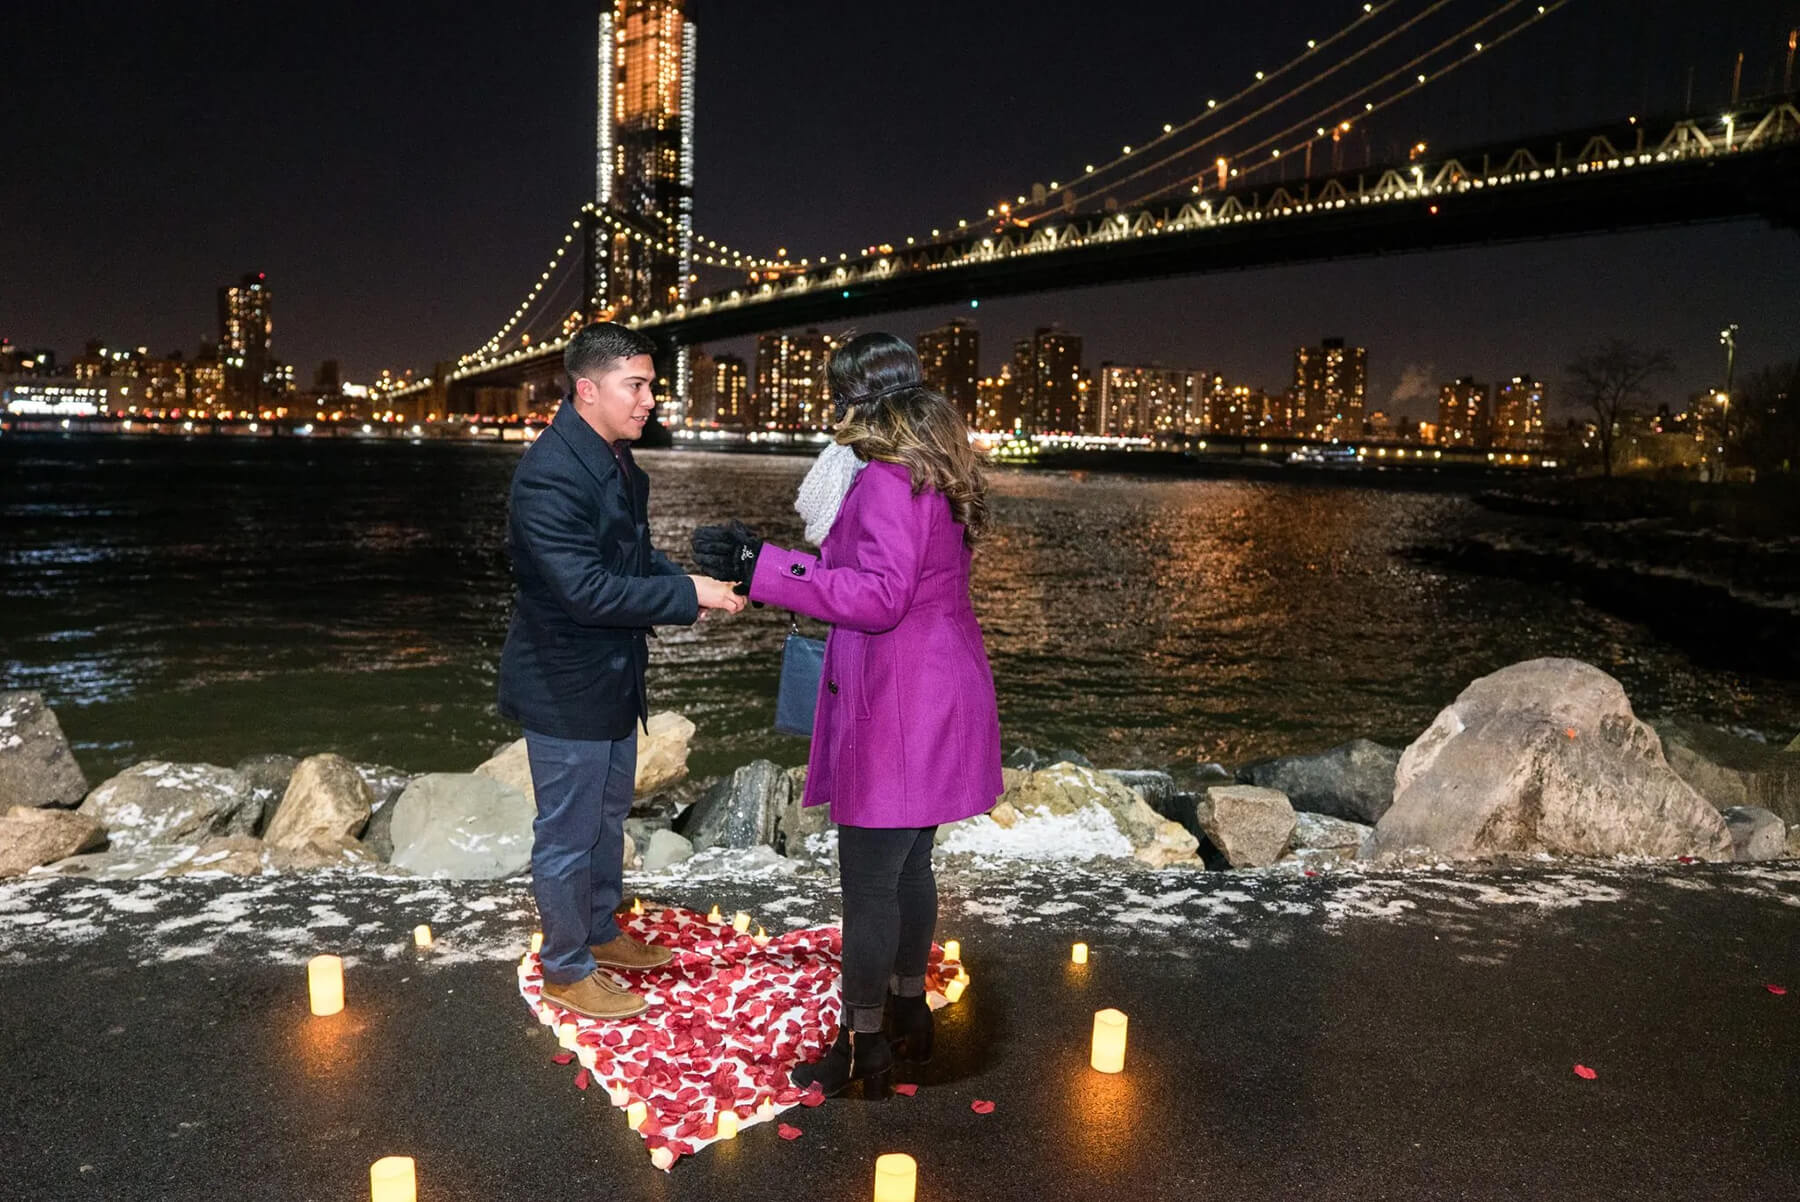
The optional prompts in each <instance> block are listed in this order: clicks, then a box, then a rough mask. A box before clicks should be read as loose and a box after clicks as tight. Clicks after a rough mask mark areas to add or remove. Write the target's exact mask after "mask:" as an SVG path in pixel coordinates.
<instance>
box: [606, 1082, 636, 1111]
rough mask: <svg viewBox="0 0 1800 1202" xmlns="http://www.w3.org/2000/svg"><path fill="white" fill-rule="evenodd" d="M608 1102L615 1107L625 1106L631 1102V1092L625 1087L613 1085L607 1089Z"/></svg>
mask: <svg viewBox="0 0 1800 1202" xmlns="http://www.w3.org/2000/svg"><path fill="white" fill-rule="evenodd" d="M606 1100H607V1101H609V1102H611V1103H612V1104H613V1105H614V1106H623V1105H625V1104H626V1103H627V1102H629V1101H631V1091H630V1090H628V1089H626V1088H625V1087H624V1086H623V1085H618V1084H613V1085H608V1086H607V1087H606Z"/></svg>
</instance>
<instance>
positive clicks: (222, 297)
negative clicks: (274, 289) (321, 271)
mask: <svg viewBox="0 0 1800 1202" xmlns="http://www.w3.org/2000/svg"><path fill="white" fill-rule="evenodd" d="M272 301H273V297H272V296H271V294H270V292H269V283H268V278H267V277H266V276H265V275H264V274H263V273H262V272H260V271H255V272H251V273H249V274H247V275H245V276H244V278H243V279H241V280H239V281H238V282H237V284H236V285H234V286H227V287H224V288H221V289H219V361H220V362H221V363H222V364H223V365H224V368H225V392H226V396H227V398H228V399H229V402H230V403H234V404H239V405H242V406H245V407H248V408H255V407H256V406H257V404H259V403H260V402H261V401H262V399H263V398H264V397H265V396H267V395H268V393H269V392H270V386H269V376H270V373H271V370H272V368H273V366H274V365H273V361H272V358H271V355H270V346H271V344H272V343H273V341H274V336H275V320H274V318H273V317H272V316H271V314H270V307H271V304H272Z"/></svg>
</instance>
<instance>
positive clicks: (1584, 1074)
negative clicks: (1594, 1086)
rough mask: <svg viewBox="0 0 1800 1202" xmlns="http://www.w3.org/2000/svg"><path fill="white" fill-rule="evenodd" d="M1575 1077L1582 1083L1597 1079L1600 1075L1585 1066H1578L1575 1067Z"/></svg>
mask: <svg viewBox="0 0 1800 1202" xmlns="http://www.w3.org/2000/svg"><path fill="white" fill-rule="evenodd" d="M1575 1075H1576V1076H1577V1077H1580V1078H1581V1079H1582V1080H1583V1081H1592V1080H1593V1079H1594V1078H1595V1077H1598V1076H1599V1075H1600V1074H1599V1073H1597V1072H1595V1071H1594V1070H1593V1069H1591V1068H1589V1067H1588V1066H1587V1065H1585V1064H1578V1065H1576V1066H1575Z"/></svg>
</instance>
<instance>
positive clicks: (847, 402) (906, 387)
mask: <svg viewBox="0 0 1800 1202" xmlns="http://www.w3.org/2000/svg"><path fill="white" fill-rule="evenodd" d="M923 387H925V381H923V380H906V381H904V382H902V383H899V384H889V385H888V386H887V387H886V388H882V389H878V390H877V391H875V392H868V393H864V394H863V395H862V396H851V397H839V398H838V399H837V400H836V401H834V402H833V406H834V409H835V412H836V416H837V417H839V418H842V417H843V416H844V413H845V411H847V410H848V409H849V408H850V406H852V405H866V404H869V403H870V402H871V401H884V400H886V399H887V398H888V397H891V396H898V395H900V394H901V393H903V392H910V391H912V390H913V389H915V388H923Z"/></svg>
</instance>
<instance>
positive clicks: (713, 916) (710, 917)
mask: <svg viewBox="0 0 1800 1202" xmlns="http://www.w3.org/2000/svg"><path fill="white" fill-rule="evenodd" d="M706 921H708V922H724V921H725V919H724V917H723V916H722V915H720V913H719V907H717V906H714V907H713V908H712V909H711V910H709V911H707V914H706Z"/></svg>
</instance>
